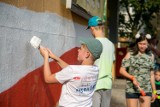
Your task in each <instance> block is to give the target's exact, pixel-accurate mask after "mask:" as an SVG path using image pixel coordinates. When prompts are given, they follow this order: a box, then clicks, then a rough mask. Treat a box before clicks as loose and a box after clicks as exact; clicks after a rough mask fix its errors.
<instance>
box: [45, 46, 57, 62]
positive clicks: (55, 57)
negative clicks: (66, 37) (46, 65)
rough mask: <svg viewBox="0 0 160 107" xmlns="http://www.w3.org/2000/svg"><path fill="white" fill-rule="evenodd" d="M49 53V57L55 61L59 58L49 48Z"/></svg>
mask: <svg viewBox="0 0 160 107" xmlns="http://www.w3.org/2000/svg"><path fill="white" fill-rule="evenodd" d="M47 51H48V52H49V57H50V58H53V59H55V60H56V59H57V56H56V55H55V54H54V53H53V52H52V51H51V50H50V49H48V48H47Z"/></svg>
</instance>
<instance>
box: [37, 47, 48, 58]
mask: <svg viewBox="0 0 160 107" xmlns="http://www.w3.org/2000/svg"><path fill="white" fill-rule="evenodd" d="M39 50H40V54H41V55H42V56H43V57H44V58H48V57H49V52H48V50H47V49H46V48H44V47H40V49H39Z"/></svg>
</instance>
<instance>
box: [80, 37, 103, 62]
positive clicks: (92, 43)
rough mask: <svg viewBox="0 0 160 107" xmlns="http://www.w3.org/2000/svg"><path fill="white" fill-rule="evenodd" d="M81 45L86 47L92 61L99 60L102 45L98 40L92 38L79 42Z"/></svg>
mask: <svg viewBox="0 0 160 107" xmlns="http://www.w3.org/2000/svg"><path fill="white" fill-rule="evenodd" d="M81 43H82V44H84V45H86V46H87V48H88V50H89V51H90V53H91V54H92V55H93V57H94V59H95V60H96V59H98V58H100V55H101V53H102V44H101V42H100V41H99V40H97V39H94V38H88V39H84V40H82V41H81Z"/></svg>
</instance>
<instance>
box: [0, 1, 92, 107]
mask: <svg viewBox="0 0 160 107" xmlns="http://www.w3.org/2000/svg"><path fill="white" fill-rule="evenodd" d="M0 1H1V2H0V60H1V61H0V107H36V106H38V107H53V106H55V105H56V101H58V100H57V99H56V100H55V101H54V102H52V99H53V96H54V90H52V91H53V92H51V93H48V92H47V90H48V89H49V90H51V89H52V88H51V89H50V88H48V86H46V84H45V83H44V81H43V75H42V69H41V66H42V64H43V59H42V57H41V56H40V54H39V51H38V50H36V49H34V48H32V47H31V45H30V43H29V41H30V39H31V37H32V36H34V35H35V36H38V37H40V38H41V39H42V45H44V46H47V47H49V48H50V49H51V50H52V51H53V52H54V53H55V54H57V55H59V56H61V55H62V54H65V53H66V52H68V51H69V50H71V49H73V50H72V51H71V53H70V54H69V55H71V56H73V54H74V53H75V52H76V51H77V50H76V48H75V47H77V46H79V42H78V41H79V40H80V39H81V38H83V37H91V34H90V32H89V31H86V30H85V29H86V20H85V19H83V18H81V17H78V16H77V15H76V14H74V13H72V12H70V10H66V9H65V8H64V4H65V3H64V2H62V0H57V1H58V2H54V1H55V0H18V1H19V2H17V0H12V2H11V1H10V0H0ZM48 1H50V3H49V2H48ZM27 4H28V5H27ZM35 4H37V5H35ZM41 4H42V5H43V6H42V7H41ZM52 6H54V7H53V8H49V7H52ZM61 9H62V10H61ZM64 10H65V11H64ZM67 55H68V54H67ZM74 55H76V54H74ZM64 59H66V61H70V62H71V63H72V64H73V63H75V62H76V59H75V57H74V58H73V59H71V58H70V59H68V56H67V57H64ZM55 67H57V65H55ZM52 69H54V68H52ZM57 70H59V69H58V68H57ZM54 72H57V71H54ZM36 78H37V79H36ZM32 81H33V82H32ZM38 81H40V82H38ZM49 87H50V86H49ZM51 87H54V86H51ZM58 87H59V88H58V89H60V86H58ZM39 88H40V89H42V90H41V91H40V90H38V89H39ZM31 90H34V91H33V92H31ZM58 92H60V90H59V91H58ZM13 93H14V94H13ZM23 93H30V95H31V96H27V95H28V94H24V95H23ZM39 93H44V94H43V95H42V94H39ZM59 94H60V93H59ZM59 94H58V95H59ZM15 95H17V97H16V98H17V99H15V100H13V99H14V98H15ZM41 95H42V96H41ZM19 96H21V97H19ZM34 98H37V99H39V100H36V99H34ZM29 99H30V100H29ZM44 99H45V100H44ZM47 99H51V100H47ZM20 100H22V102H23V103H20V102H21V101H20ZM33 100H34V101H33ZM29 101H30V102H29ZM41 101H43V102H41ZM45 101H46V102H45ZM17 103H20V104H21V105H18V104H17ZM45 104H46V105H45Z"/></svg>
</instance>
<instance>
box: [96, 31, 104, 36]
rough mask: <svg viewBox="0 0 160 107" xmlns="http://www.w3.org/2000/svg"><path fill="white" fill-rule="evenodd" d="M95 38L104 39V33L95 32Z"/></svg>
mask: <svg viewBox="0 0 160 107" xmlns="http://www.w3.org/2000/svg"><path fill="white" fill-rule="evenodd" d="M94 35H95V37H105V35H104V33H103V32H102V31H97V32H95V34H94Z"/></svg>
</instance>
